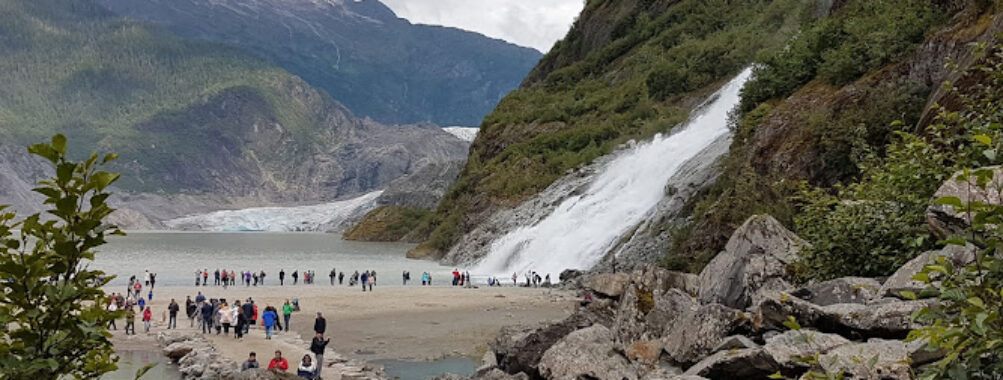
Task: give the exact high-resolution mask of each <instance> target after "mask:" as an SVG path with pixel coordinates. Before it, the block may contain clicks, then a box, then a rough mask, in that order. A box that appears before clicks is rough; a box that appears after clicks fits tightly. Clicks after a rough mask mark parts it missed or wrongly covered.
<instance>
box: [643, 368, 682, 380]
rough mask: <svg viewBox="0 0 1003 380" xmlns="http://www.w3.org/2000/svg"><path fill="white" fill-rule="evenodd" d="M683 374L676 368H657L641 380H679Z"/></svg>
mask: <svg viewBox="0 0 1003 380" xmlns="http://www.w3.org/2000/svg"><path fill="white" fill-rule="evenodd" d="M682 373H683V371H682V370H680V369H679V368H676V367H655V368H653V369H651V370H650V371H648V372H647V373H645V374H644V376H641V380H665V379H676V378H679V376H681V375H682Z"/></svg>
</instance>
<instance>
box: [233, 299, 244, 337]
mask: <svg viewBox="0 0 1003 380" xmlns="http://www.w3.org/2000/svg"><path fill="white" fill-rule="evenodd" d="M236 309H237V327H234V328H233V333H234V338H237V339H244V331H246V330H247V314H244V309H243V308H241V307H240V301H237V306H236Z"/></svg>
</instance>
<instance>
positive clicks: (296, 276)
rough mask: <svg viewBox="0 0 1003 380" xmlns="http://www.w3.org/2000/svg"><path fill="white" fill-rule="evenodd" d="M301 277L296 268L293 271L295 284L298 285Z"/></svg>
mask: <svg viewBox="0 0 1003 380" xmlns="http://www.w3.org/2000/svg"><path fill="white" fill-rule="evenodd" d="M299 277H300V275H299V271H295V270H294V271H293V285H296V282H297V281H299Z"/></svg>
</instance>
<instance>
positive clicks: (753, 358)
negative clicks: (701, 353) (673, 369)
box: [683, 348, 779, 379]
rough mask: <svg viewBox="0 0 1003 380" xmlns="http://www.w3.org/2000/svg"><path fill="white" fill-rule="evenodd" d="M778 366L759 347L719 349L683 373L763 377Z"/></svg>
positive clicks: (724, 376)
mask: <svg viewBox="0 0 1003 380" xmlns="http://www.w3.org/2000/svg"><path fill="white" fill-rule="evenodd" d="M778 368H779V366H778V365H777V363H776V362H775V361H773V358H771V357H770V355H768V354H767V353H766V352H765V351H763V349H760V348H743V349H739V350H727V351H719V352H717V353H715V354H714V355H711V356H708V357H707V358H705V359H704V360H701V361H700V362H699V363H697V364H694V365H693V366H692V367H690V368H689V369H688V370H686V372H684V373H683V375H689V376H702V377H706V378H709V379H765V378H766V377H767V376H769V375H772V374H774V373H776V372H777V369H778Z"/></svg>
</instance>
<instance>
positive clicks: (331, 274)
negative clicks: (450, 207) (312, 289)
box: [327, 268, 338, 286]
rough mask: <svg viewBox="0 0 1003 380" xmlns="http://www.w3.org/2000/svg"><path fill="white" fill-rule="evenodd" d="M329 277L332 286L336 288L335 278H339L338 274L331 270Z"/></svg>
mask: <svg viewBox="0 0 1003 380" xmlns="http://www.w3.org/2000/svg"><path fill="white" fill-rule="evenodd" d="M327 276H328V277H330V278H331V286H334V278H335V277H338V272H337V271H335V270H334V268H331V273H328V274H327Z"/></svg>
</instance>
